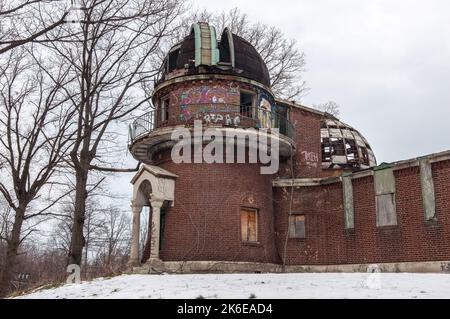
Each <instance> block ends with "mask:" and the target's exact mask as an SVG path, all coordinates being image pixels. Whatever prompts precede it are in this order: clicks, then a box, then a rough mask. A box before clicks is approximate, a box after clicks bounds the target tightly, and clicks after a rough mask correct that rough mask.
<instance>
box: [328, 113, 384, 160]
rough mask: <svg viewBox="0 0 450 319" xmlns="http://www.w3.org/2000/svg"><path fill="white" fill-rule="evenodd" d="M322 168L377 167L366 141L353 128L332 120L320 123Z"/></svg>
mask: <svg viewBox="0 0 450 319" xmlns="http://www.w3.org/2000/svg"><path fill="white" fill-rule="evenodd" d="M320 137H321V142H322V167H323V168H325V169H365V168H369V167H374V166H376V165H377V162H376V159H375V154H374V153H373V151H372V148H371V147H370V145H369V143H368V142H367V140H366V139H365V138H364V136H362V135H361V133H359V132H358V131H357V130H355V129H354V128H353V127H351V126H349V125H347V124H345V123H343V122H341V121H339V120H338V119H334V118H325V119H323V120H322V121H321V129H320Z"/></svg>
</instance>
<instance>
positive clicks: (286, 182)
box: [272, 150, 450, 187]
mask: <svg viewBox="0 0 450 319" xmlns="http://www.w3.org/2000/svg"><path fill="white" fill-rule="evenodd" d="M448 160H450V150H448V151H444V152H440V153H433V154H430V155H426V156H421V157H416V158H412V159H408V160H401V161H397V162H392V163H382V164H380V165H378V166H375V167H372V168H368V169H365V170H361V171H358V172H354V173H343V174H341V175H340V176H337V177H324V178H295V179H275V180H274V181H273V182H272V186H273V187H314V186H321V185H329V184H335V183H341V182H342V178H343V177H350V178H351V179H357V178H364V177H368V176H372V175H373V172H374V171H376V170H381V169H384V168H392V169H393V170H394V171H398V170H402V169H406V168H410V167H416V166H419V165H420V162H421V161H427V162H429V163H430V164H432V163H438V162H443V161H448Z"/></svg>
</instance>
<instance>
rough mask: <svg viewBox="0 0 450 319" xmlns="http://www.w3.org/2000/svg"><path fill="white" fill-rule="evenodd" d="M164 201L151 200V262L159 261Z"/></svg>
mask: <svg viewBox="0 0 450 319" xmlns="http://www.w3.org/2000/svg"><path fill="white" fill-rule="evenodd" d="M163 203H164V200H162V199H159V198H152V197H151V198H150V205H151V206H152V233H151V247H150V248H151V249H150V260H159V236H160V229H161V207H162V205H163Z"/></svg>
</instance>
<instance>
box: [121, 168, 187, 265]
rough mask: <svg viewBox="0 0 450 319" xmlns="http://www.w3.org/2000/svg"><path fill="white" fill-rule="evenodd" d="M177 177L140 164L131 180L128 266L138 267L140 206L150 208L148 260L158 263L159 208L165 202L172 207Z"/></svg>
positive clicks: (162, 170)
mask: <svg viewBox="0 0 450 319" xmlns="http://www.w3.org/2000/svg"><path fill="white" fill-rule="evenodd" d="M177 177H178V176H177V175H175V174H172V173H170V172H169V171H166V170H164V169H162V168H160V167H156V166H152V165H143V166H142V167H141V169H140V170H139V171H138V172H137V174H136V175H135V176H134V177H133V179H132V180H131V184H133V199H132V201H131V209H132V211H133V224H132V234H131V253H130V261H129V263H130V265H131V266H138V265H139V264H140V261H139V241H140V238H139V236H140V219H141V211H142V208H143V207H144V206H150V207H151V209H152V220H151V225H152V226H151V228H152V231H151V234H150V236H151V251H150V261H152V260H159V236H160V234H159V232H160V221H161V207H162V205H163V203H164V202H165V201H167V202H169V203H170V205H172V206H173V205H174V200H175V180H176V178H177Z"/></svg>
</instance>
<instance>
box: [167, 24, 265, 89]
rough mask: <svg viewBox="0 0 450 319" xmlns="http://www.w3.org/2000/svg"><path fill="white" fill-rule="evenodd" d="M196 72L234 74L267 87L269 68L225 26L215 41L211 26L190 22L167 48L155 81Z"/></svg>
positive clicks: (215, 35) (254, 50)
mask: <svg viewBox="0 0 450 319" xmlns="http://www.w3.org/2000/svg"><path fill="white" fill-rule="evenodd" d="M200 73H218V74H231V75H237V76H242V77H246V78H249V79H251V80H254V81H257V82H259V83H261V84H263V85H265V86H267V87H270V75H269V71H268V69H267V66H266V64H265V63H264V60H263V59H262V57H261V55H260V54H259V53H258V51H257V50H256V49H255V48H254V47H253V46H252V45H251V44H250V43H249V42H248V41H246V40H245V39H243V38H241V37H239V36H237V35H235V34H232V33H231V32H230V31H229V29H228V28H226V29H225V30H223V33H222V35H221V37H220V41H218V40H217V34H216V31H215V29H214V27H212V26H209V25H208V24H207V23H196V24H194V25H193V27H192V28H191V32H190V33H189V35H188V36H187V37H185V38H184V40H183V41H182V42H181V43H179V44H177V45H176V46H174V47H172V48H171V50H170V51H169V53H168V55H167V57H166V59H165V60H164V64H163V67H162V68H161V74H160V78H159V81H164V80H166V79H170V78H173V77H176V76H180V75H183V74H188V75H194V74H200Z"/></svg>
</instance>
